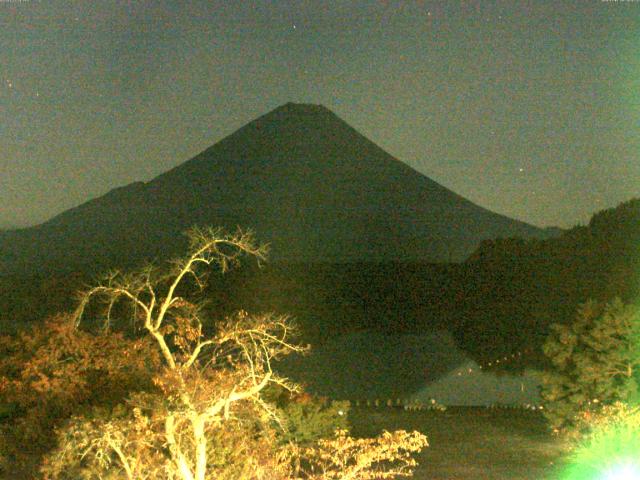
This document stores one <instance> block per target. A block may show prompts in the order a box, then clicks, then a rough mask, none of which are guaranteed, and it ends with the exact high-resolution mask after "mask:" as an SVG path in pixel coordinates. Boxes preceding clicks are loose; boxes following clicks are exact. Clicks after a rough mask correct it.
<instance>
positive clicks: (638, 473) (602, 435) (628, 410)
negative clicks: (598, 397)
mask: <svg viewBox="0 0 640 480" xmlns="http://www.w3.org/2000/svg"><path fill="white" fill-rule="evenodd" d="M570 461H571V463H570V465H569V467H568V468H567V470H566V472H565V475H562V476H561V477H560V478H561V479H562V480H640V409H638V408H637V407H629V406H628V405H624V404H621V403H618V404H616V405H614V406H612V407H611V409H610V410H608V411H607V412H606V413H605V414H604V415H603V416H602V417H601V418H600V419H599V420H598V421H596V423H595V425H594V431H593V433H592V434H590V435H589V437H588V439H587V440H585V442H584V443H583V444H582V445H581V446H579V447H578V448H577V449H576V450H575V451H574V452H573V454H572V456H571V458H570Z"/></svg>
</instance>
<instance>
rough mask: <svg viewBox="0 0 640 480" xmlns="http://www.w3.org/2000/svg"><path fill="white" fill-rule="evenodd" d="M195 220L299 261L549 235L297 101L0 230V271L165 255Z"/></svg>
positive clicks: (405, 253) (383, 257)
mask: <svg viewBox="0 0 640 480" xmlns="http://www.w3.org/2000/svg"><path fill="white" fill-rule="evenodd" d="M194 224H200V225H203V224H209V225H213V226H224V227H227V228H230V229H234V228H235V227H236V226H241V227H243V228H251V229H253V230H254V231H255V232H256V234H257V237H258V239H259V240H260V241H265V242H269V243H270V244H271V255H270V258H271V259H272V260H274V261H289V262H356V261H368V262H382V261H419V262H447V261H462V260H464V259H465V257H466V256H468V255H469V254H470V253H471V252H473V251H474V249H475V248H476V247H477V246H478V245H479V243H480V242H481V241H482V240H484V239H491V238H498V237H505V238H506V237H522V238H532V237H534V238H543V237H546V236H548V235H549V232H548V231H544V230H541V229H539V228H536V227H534V226H532V225H528V224H526V223H523V222H520V221H516V220H513V219H510V218H507V217H505V216H503V215H499V214H497V213H494V212H491V211H489V210H486V209H484V208H482V207H479V206H477V205H475V204H473V203H472V202H470V201H468V200H466V199H465V198H463V197H461V196H460V195H457V194H456V193H454V192H452V191H450V190H448V189H446V188H445V187H443V186H442V185H439V184H438V183H436V182H434V181H433V180H431V179H429V178H427V177H426V176H424V175H422V174H420V173H418V172H417V171H415V170H413V169H412V168H410V167H409V166H407V165H406V164H404V163H402V162H400V161H399V160H397V159H395V158H394V157H392V156H391V155H389V154H388V153H386V152H385V151H384V150H382V149H381V148H380V147H378V146H377V145H375V144H374V143H373V142H371V141H369V140H368V139H366V138H365V137H364V136H362V135H361V134H359V133H358V132H357V131H356V130H354V129H353V128H352V127H350V126H349V125H348V124H347V123H345V122H344V121H343V120H341V119H340V118H339V117H338V116H336V115H335V114H334V113H333V112H331V111H330V110H328V109H326V108H325V107H322V106H319V105H307V104H292V103H288V104H286V105H283V106H281V107H278V108H276V109H275V110H273V111H271V112H269V113H267V114H266V115H264V116H262V117H260V118H258V119H256V120H254V121H252V122H250V123H248V124H247V125H245V126H244V127H242V128H240V129H239V130H237V131H236V132H235V133H233V134H231V135H229V136H228V137H226V138H224V139H223V140H221V141H220V142H218V143H216V144H215V145H213V146H212V147H210V148H208V149H207V150H205V151H204V152H202V153H200V154H199V155H197V156H196V157H194V158H192V159H191V160H188V161H187V162H185V163H183V164H181V165H179V166H177V167H175V168H173V169H172V170H170V171H168V172H165V173H164V174H162V175H160V176H158V177H156V178H155V179H153V180H151V181H149V182H148V183H142V182H137V183H133V184H131V185H127V186H125V187H121V188H117V189H115V190H112V191H110V192H109V193H107V194H106V195H104V196H102V197H99V198H96V199H94V200H90V201H88V202H86V203H84V204H82V205H80V206H78V207H76V208H72V209H70V210H67V211H65V212H63V213H62V214H60V215H58V216H56V217H54V218H52V219H51V220H49V221H47V222H45V223H43V224H41V225H38V226H35V227H31V228H24V229H19V230H13V231H9V232H2V233H0V273H1V274H6V273H18V272H42V271H63V270H78V269H91V270H93V271H95V270H96V269H104V268H108V267H111V266H115V265H130V264H133V263H137V262H139V261H142V260H146V259H154V258H162V259H164V258H167V257H168V256H173V255H175V254H177V253H180V252H181V251H182V250H183V249H184V246H185V239H184V237H183V236H182V235H181V233H182V232H183V231H184V230H186V229H187V228H188V227H190V226H192V225H194Z"/></svg>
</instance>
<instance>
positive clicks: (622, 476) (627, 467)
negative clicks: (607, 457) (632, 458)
mask: <svg viewBox="0 0 640 480" xmlns="http://www.w3.org/2000/svg"><path fill="white" fill-rule="evenodd" d="M638 479H640V467H638V464H637V463H635V462H628V463H622V464H620V465H615V466H613V467H612V468H610V469H609V470H607V471H606V472H605V474H604V476H603V477H602V480H638Z"/></svg>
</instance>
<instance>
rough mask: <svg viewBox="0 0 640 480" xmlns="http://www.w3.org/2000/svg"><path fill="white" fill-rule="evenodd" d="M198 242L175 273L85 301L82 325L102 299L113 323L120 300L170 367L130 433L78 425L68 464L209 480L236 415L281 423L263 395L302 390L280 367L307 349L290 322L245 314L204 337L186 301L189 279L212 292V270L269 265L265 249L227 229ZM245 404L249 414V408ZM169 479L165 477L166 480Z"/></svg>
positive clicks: (105, 424)
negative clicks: (215, 441) (243, 260)
mask: <svg viewBox="0 0 640 480" xmlns="http://www.w3.org/2000/svg"><path fill="white" fill-rule="evenodd" d="M189 238H190V241H191V244H190V249H189V254H188V255H187V256H186V257H185V258H184V259H180V260H177V261H175V262H173V263H172V264H171V267H170V268H169V269H168V271H167V272H162V271H160V270H158V269H156V268H152V267H147V268H144V269H142V270H140V271H138V272H135V273H132V274H126V275H125V274H121V273H118V272H115V273H111V274H110V275H108V276H107V277H106V279H105V280H104V281H103V282H102V283H101V284H100V285H98V286H96V287H93V288H91V289H90V290H88V291H86V292H84V293H83V294H82V295H81V301H80V304H79V307H78V309H77V310H76V312H75V316H74V317H75V319H76V322H77V324H79V323H80V321H81V319H82V318H83V314H84V312H85V310H86V307H87V306H88V305H89V303H90V302H91V301H92V300H94V299H95V300H100V301H102V302H103V303H104V304H105V305H106V310H107V317H106V318H107V322H110V321H111V313H112V311H113V308H114V306H115V305H116V304H117V303H118V302H119V301H122V300H124V301H125V302H128V303H129V304H130V305H131V306H132V307H133V312H134V315H133V317H134V321H135V322H136V324H138V326H141V327H142V328H143V329H144V330H146V332H148V334H149V335H151V336H152V337H153V338H154V339H155V341H156V343H157V345H158V348H159V350H160V352H161V353H162V357H163V359H164V363H165V367H166V368H165V369H164V370H163V371H162V372H160V373H159V374H158V375H157V376H156V378H155V380H154V382H155V384H156V385H157V387H158V388H159V391H161V392H162V395H160V397H161V401H158V398H157V395H156V396H153V395H146V394H140V395H137V396H136V397H134V398H133V399H132V400H131V403H132V407H133V409H132V412H134V413H135V414H134V415H133V417H132V418H129V419H127V420H126V421H125V422H124V424H123V421H122V420H119V421H118V422H116V423H114V422H113V421H112V420H109V421H98V422H97V423H96V422H93V424H91V425H90V428H87V423H86V422H84V423H83V421H82V420H81V419H77V421H78V422H79V423H78V424H77V425H76V427H71V428H69V429H68V430H67V435H68V438H67V439H66V442H65V444H66V447H65V448H62V450H61V451H60V452H59V453H58V455H59V457H58V458H61V457H60V456H62V457H64V458H66V460H68V457H69V456H70V455H71V456H73V455H74V454H77V453H78V452H80V453H81V454H82V455H84V458H85V461H86V459H87V458H88V457H87V453H89V452H90V453H91V455H92V456H93V457H92V458H93V460H94V462H96V463H95V465H93V468H94V470H95V469H100V468H107V467H109V468H111V469H113V468H119V469H120V470H121V471H122V473H123V474H124V476H126V478H128V479H134V478H135V479H141V478H163V477H166V478H179V479H182V480H204V479H205V478H208V476H207V465H208V455H209V454H210V453H211V445H210V442H208V438H210V437H211V434H212V430H215V429H219V428H220V426H221V424H223V423H224V422H225V421H229V420H232V419H233V418H234V409H235V407H236V406H237V407H238V408H244V409H246V408H252V409H253V410H254V413H255V415H258V416H259V415H261V414H262V415H263V416H264V418H266V419H267V420H268V419H271V420H275V421H277V420H278V419H277V417H276V414H275V411H274V410H273V409H272V407H270V405H269V404H268V403H266V402H264V401H263V400H262V398H261V396H260V393H261V392H262V391H263V390H264V389H265V387H267V385H269V384H278V385H280V386H282V387H284V388H286V389H289V390H296V389H297V386H296V385H294V384H293V383H291V382H289V381H288V380H287V379H285V378H283V377H281V376H278V375H277V374H276V373H275V372H274V371H273V369H272V361H273V360H274V359H277V358H279V357H281V356H283V355H286V354H288V353H291V352H301V351H302V350H303V348H302V347H300V346H298V345H296V344H294V343H292V342H291V340H290V339H291V333H292V325H291V323H290V321H289V319H288V318H287V317H283V316H274V315H262V316H250V315H248V314H247V313H246V312H240V313H239V314H237V315H235V316H234V317H233V318H228V319H226V320H225V321H224V322H221V323H220V324H219V325H217V327H216V330H215V333H214V334H213V335H211V336H209V337H208V338H205V335H204V334H203V320H202V316H201V311H202V308H201V306H200V305H198V304H195V303H192V302H190V301H188V300H187V299H186V298H184V297H183V296H181V295H180V294H179V292H180V291H181V288H182V287H183V286H184V285H183V284H184V283H185V281H186V280H187V279H192V280H193V281H194V282H195V284H196V285H197V286H199V287H203V286H204V284H205V282H206V275H207V273H208V272H207V271H206V268H203V267H210V266H212V265H217V266H218V267H219V268H220V269H221V270H222V271H225V270H227V269H228V268H229V267H230V266H231V265H233V264H235V263H236V262H237V261H238V259H239V257H240V255H242V254H248V255H251V256H253V257H256V258H257V259H258V260H261V259H263V258H264V254H265V248H264V247H263V246H258V245H256V243H255V242H254V240H253V237H252V236H251V235H250V234H249V233H243V232H239V233H237V234H236V235H223V234H222V233H221V231H220V230H212V229H207V230H201V229H193V230H191V231H190V232H189ZM243 402H245V403H248V404H250V405H249V407H247V406H246V405H245V406H240V404H242V403H243ZM78 447H83V448H80V449H79V448H78ZM74 452H75V453H74ZM141 457H146V458H149V459H150V458H155V459H156V462H148V461H143V458H141ZM53 463H56V462H53ZM58 463H60V462H58ZM62 463H65V462H62ZM151 463H153V464H151ZM160 471H163V472H164V475H161V476H158V475H159V472H160ZM49 473H51V474H55V473H56V472H55V471H50V472H49ZM58 473H59V472H58Z"/></svg>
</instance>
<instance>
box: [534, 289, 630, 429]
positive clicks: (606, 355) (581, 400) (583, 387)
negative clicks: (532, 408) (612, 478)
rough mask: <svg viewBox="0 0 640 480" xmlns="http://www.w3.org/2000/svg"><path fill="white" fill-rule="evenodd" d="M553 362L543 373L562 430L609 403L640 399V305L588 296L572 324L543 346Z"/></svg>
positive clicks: (548, 402) (557, 328) (548, 412)
mask: <svg viewBox="0 0 640 480" xmlns="http://www.w3.org/2000/svg"><path fill="white" fill-rule="evenodd" d="M543 350H544V353H545V355H546V356H547V357H548V358H549V360H550V361H551V364H552V368H551V369H550V370H548V371H546V372H545V373H544V374H543V385H542V391H541V394H542V398H543V402H544V413H545V416H546V418H547V420H548V421H549V423H550V425H551V427H552V428H553V429H554V431H557V432H567V433H580V432H576V429H577V426H578V425H584V424H585V422H584V421H583V420H584V417H587V418H588V417H589V416H590V415H593V414H594V413H596V412H597V411H599V410H600V409H601V408H602V407H603V406H606V405H611V404H613V403H614V402H616V401H622V402H626V403H634V404H635V403H637V402H638V400H639V398H640V396H639V388H638V383H639V381H640V309H638V307H637V306H632V305H625V304H624V303H623V302H622V301H621V300H620V299H617V298H616V299H614V300H613V301H611V302H610V303H608V304H601V303H597V302H595V301H592V300H591V301H588V302H586V303H584V304H582V305H580V307H579V308H578V313H577V316H576V319H575V321H574V322H573V323H571V324H569V325H559V324H555V325H553V326H552V327H551V333H550V335H549V337H548V338H547V341H546V342H545V344H544V347H543Z"/></svg>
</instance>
